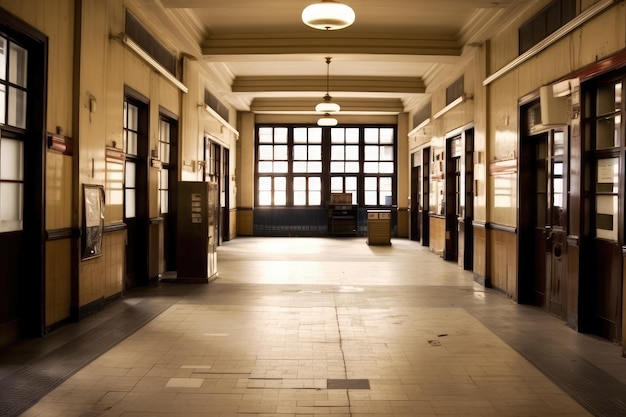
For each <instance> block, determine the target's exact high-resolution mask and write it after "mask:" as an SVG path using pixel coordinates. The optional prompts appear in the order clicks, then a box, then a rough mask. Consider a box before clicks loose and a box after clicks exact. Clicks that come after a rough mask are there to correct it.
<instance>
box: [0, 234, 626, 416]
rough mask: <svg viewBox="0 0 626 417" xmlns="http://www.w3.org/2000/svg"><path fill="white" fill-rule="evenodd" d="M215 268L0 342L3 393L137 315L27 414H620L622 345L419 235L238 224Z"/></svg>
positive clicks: (625, 370) (624, 369)
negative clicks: (486, 278)
mask: <svg viewBox="0 0 626 417" xmlns="http://www.w3.org/2000/svg"><path fill="white" fill-rule="evenodd" d="M218 270H219V278H218V279H217V280H216V281H214V282H212V283H211V284H209V285H202V284H177V283H167V284H166V283H161V284H160V285H158V286H157V288H151V289H139V290H136V291H131V292H129V293H128V294H126V296H125V297H124V298H123V299H122V300H120V301H119V302H117V303H115V305H111V306H109V307H107V309H105V311H103V312H101V313H99V314H98V315H96V316H94V317H93V318H89V319H87V320H85V321H84V322H81V323H78V324H76V325H71V326H67V327H66V328H63V329H61V330H59V331H57V332H56V333H55V334H53V335H51V336H49V337H46V338H44V339H42V340H40V341H34V342H32V341H31V342H29V343H28V344H26V345H25V347H23V348H22V350H20V348H19V347H17V348H14V349H12V350H9V351H8V352H4V353H0V370H1V372H0V392H1V391H2V390H1V388H2V381H3V380H4V381H5V382H6V383H7V384H8V383H10V382H11V381H15V378H16V377H15V375H18V373H19V372H20V370H21V369H23V367H24V366H28V364H29V363H32V362H34V361H36V360H38V359H41V358H45V356H46V355H52V354H55V355H59V353H58V351H59V350H63V349H64V348H67V354H65V356H63V355H60V356H59V358H64V357H67V358H66V359H67V360H68V361H69V362H71V361H72V358H73V357H74V354H73V353H71V352H72V346H74V345H76V344H77V343H79V342H81V341H83V339H88V334H89V333H88V332H91V335H92V336H91V337H93V336H94V335H97V334H104V333H103V332H104V331H105V330H104V329H105V327H103V326H107V325H108V326H111V325H112V323H115V325H119V324H120V323H124V322H125V321H132V320H135V321H137V320H139V321H137V324H136V326H135V327H133V326H130V325H129V327H128V328H126V330H116V331H115V332H114V333H115V334H118V336H119V340H120V341H119V343H117V342H115V343H116V344H113V345H112V346H111V347H110V348H109V347H105V348H101V351H100V352H96V351H97V350H98V348H97V346H90V345H88V346H86V347H85V349H91V350H92V351H94V352H95V353H94V354H93V357H92V358H87V359H83V360H81V361H79V363H76V364H75V365H70V366H69V368H72V367H75V369H69V370H68V371H67V372H66V373H67V377H63V378H61V380H59V381H58V383H56V384H52V385H53V386H51V387H50V389H49V390H47V391H46V393H45V394H46V395H43V394H42V395H43V396H41V398H40V399H39V398H36V399H35V400H32V398H31V399H30V401H31V402H32V403H33V404H32V407H30V408H29V409H28V410H26V411H24V413H23V414H22V415H23V416H26V417H44V416H45V417H100V416H102V417H147V416H157V417H160V416H176V417H200V416H207V417H218V416H219V417H250V416H259V417H264V416H280V417H290V416H299V417H305V416H328V417H331V416H336V417H339V416H346V417H348V416H350V417H365V416H381V417H385V416H389V417H391V416H394V417H401V416H424V417H435V416H438V417H440V416H441V417H442V416H446V417H455V416H547V417H550V416H555V417H557V416H558V417H573V416H589V415H598V416H613V415H615V416H619V415H621V416H624V415H626V359H623V358H622V357H621V347H619V346H615V345H613V344H611V343H609V342H607V341H604V340H599V339H597V338H594V337H591V336H588V335H581V334H578V333H576V332H574V331H572V330H571V329H569V328H568V327H567V326H566V325H565V324H564V323H563V322H561V321H559V320H557V319H555V318H553V317H552V316H550V315H548V314H547V313H545V312H543V311H540V310H538V309H536V308H533V307H528V306H521V305H518V304H516V303H514V302H512V301H511V300H509V299H507V298H506V297H505V296H503V295H502V294H500V293H498V292H496V291H493V290H489V289H485V288H483V287H481V286H480V285H478V284H476V283H475V282H474V281H473V275H472V274H471V273H469V272H466V271H462V270H460V269H459V268H458V267H457V266H456V265H454V264H452V263H449V262H444V261H443V260H441V259H440V258H439V257H438V256H436V255H435V254H433V253H431V252H429V251H428V249H427V248H423V247H421V246H419V245H418V244H417V243H416V242H411V241H408V240H402V239H394V240H393V241H392V245H391V246H390V247H388V246H368V245H367V244H366V243H365V240H364V239H363V238H354V239H352V238H349V239H323V238H266V239H263V238H237V239H235V240H233V241H231V242H227V243H225V244H224V245H223V246H221V247H220V248H219V251H218ZM138 312H144V313H142V314H143V315H141V316H136V315H137V314H138ZM107 331H109V330H107ZM124 332H126V333H124ZM112 334H113V333H112ZM112 337H113V336H112ZM110 340H114V337H113V339H110ZM46 344H49V345H52V346H50V347H49V348H48V350H46V348H45V346H46ZM100 345H101V344H100ZM20 354H21V355H22V356H21V361H22V362H21V363H18V362H16V361H14V362H11V361H10V360H9V358H11V357H19V355H20ZM58 360H59V359H56V361H57V362H58ZM29 361H31V362H29ZM50 363H52V362H50ZM55 363H56V362H55ZM33 367H34V365H33V366H31V368H33ZM50 368H52V366H49V367H46V366H45V365H42V369H44V370H49V369H50ZM33 369H34V368H33ZM40 373H43V372H40ZM15 386H16V385H15V384H13V385H12V387H13V388H12V389H8V390H4V392H5V395H7V396H10V395H11V393H19V392H20V389H19V388H15ZM24 389H25V388H24ZM7 393H8V394H7ZM16 395H17V394H16ZM3 397H4V396H3ZM9 400H10V399H9V398H6V397H4V398H3V399H2V400H0V403H2V402H8V401H9ZM37 400H38V401H37ZM24 401H26V400H24ZM35 401H37V402H35ZM29 405H30V404H29ZM0 414H3V413H2V408H0ZM3 415H5V414H3ZM8 415H11V414H8Z"/></svg>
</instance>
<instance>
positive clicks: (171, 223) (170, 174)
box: [159, 116, 178, 271]
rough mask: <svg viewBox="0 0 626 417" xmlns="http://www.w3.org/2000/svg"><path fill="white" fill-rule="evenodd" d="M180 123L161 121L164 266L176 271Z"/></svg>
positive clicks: (161, 208)
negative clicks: (177, 163) (177, 162)
mask: <svg viewBox="0 0 626 417" xmlns="http://www.w3.org/2000/svg"><path fill="white" fill-rule="evenodd" d="M177 138H178V124H177V123H176V121H175V120H173V119H170V118H167V117H163V116H162V117H161V119H160V121H159V158H160V159H161V164H162V165H161V171H160V173H159V203H160V204H159V205H160V215H161V218H162V219H163V253H162V256H163V264H164V265H163V266H164V268H165V270H166V271H176V235H177V230H178V227H177V223H176V222H177V213H178V207H177V201H178V200H177V197H176V196H177V195H178V193H177V184H178V169H177V165H176V161H177V158H178V157H177V149H178V146H177V145H178V140H177Z"/></svg>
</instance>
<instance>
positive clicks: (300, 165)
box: [293, 161, 307, 172]
mask: <svg viewBox="0 0 626 417" xmlns="http://www.w3.org/2000/svg"><path fill="white" fill-rule="evenodd" d="M306 170H307V163H306V162H305V161H296V162H294V163H293V172H306Z"/></svg>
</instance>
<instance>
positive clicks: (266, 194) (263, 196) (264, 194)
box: [259, 191, 272, 206]
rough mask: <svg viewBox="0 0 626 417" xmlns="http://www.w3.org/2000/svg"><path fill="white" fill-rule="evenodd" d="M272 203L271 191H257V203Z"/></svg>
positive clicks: (265, 204)
mask: <svg viewBox="0 0 626 417" xmlns="http://www.w3.org/2000/svg"><path fill="white" fill-rule="evenodd" d="M271 204H272V192H271V191H259V205H260V206H269V205H271Z"/></svg>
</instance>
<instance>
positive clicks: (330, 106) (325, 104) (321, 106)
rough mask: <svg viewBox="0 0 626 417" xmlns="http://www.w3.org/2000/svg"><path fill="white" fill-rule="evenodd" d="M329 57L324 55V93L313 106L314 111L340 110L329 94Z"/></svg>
mask: <svg viewBox="0 0 626 417" xmlns="http://www.w3.org/2000/svg"><path fill="white" fill-rule="evenodd" d="M330 60H331V58H330V57H326V95H324V97H323V99H324V101H322V102H321V103H318V104H317V105H316V106H315V111H316V112H319V113H336V112H338V111H339V110H341V107H340V106H339V104H337V103H333V102H332V101H331V100H332V99H333V98H332V97H331V96H330V87H329V86H330Z"/></svg>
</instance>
